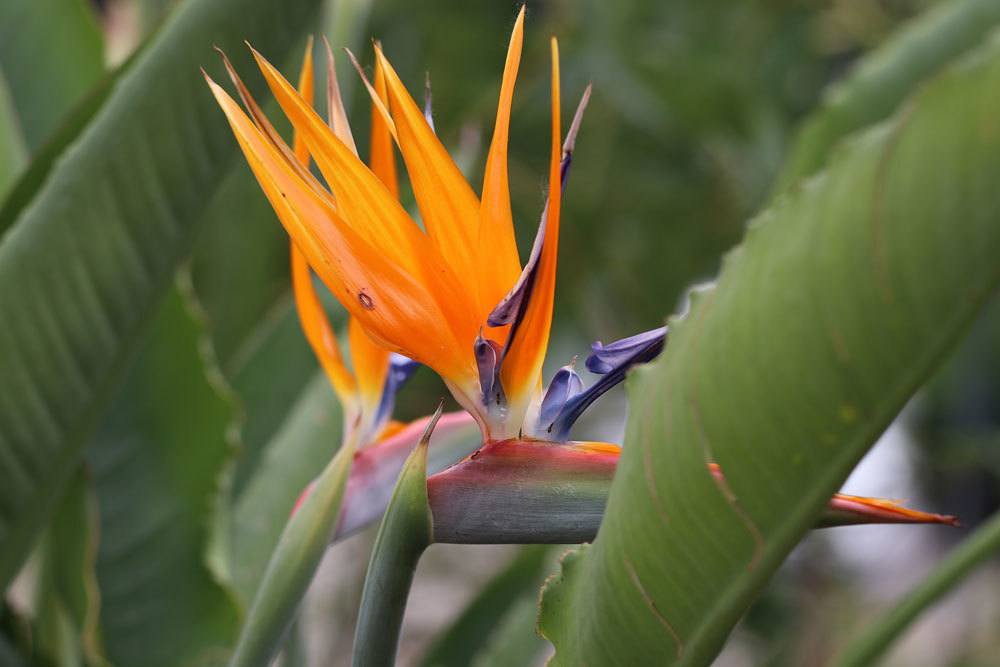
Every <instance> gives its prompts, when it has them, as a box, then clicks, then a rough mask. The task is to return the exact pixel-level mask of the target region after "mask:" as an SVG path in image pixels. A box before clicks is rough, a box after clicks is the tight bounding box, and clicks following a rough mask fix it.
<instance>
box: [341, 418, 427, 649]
mask: <svg viewBox="0 0 1000 667" xmlns="http://www.w3.org/2000/svg"><path fill="white" fill-rule="evenodd" d="M440 416H441V406H438V409H437V412H436V413H434V417H432V418H431V420H430V421H429V422H428V423H427V429H426V430H425V431H424V435H423V437H422V438H421V439H420V444H418V445H417V446H416V447H415V448H414V450H413V453H412V454H410V456H409V457H408V458H407V459H406V463H405V464H403V470H402V472H401V473H400V474H399V481H397V482H396V488H395V489H394V490H393V492H392V499H391V500H390V501H389V507H388V508H386V510H385V515H384V516H383V517H382V523H381V524H380V525H379V528H378V535H377V536H376V537H375V545H374V546H373V547H372V557H371V559H370V560H369V561H368V574H367V575H366V576H365V586H364V589H363V590H362V592H361V610H360V612H359V613H358V625H357V627H356V628H355V632H354V659H353V662H352V664H353V665H355V667H381V666H382V665H385V667H392V665H394V664H395V663H396V652H397V651H398V649H399V629H400V627H401V626H402V625H403V613H404V612H405V611H406V600H407V598H408V597H409V595H410V585H411V584H412V583H413V573H414V572H415V571H416V569H417V563H418V562H419V561H420V556H421V555H422V554H423V553H424V550H425V549H426V548H427V547H428V546H430V544H431V542H432V541H433V532H434V529H433V525H432V524H433V519H432V518H431V511H430V507H429V506H428V503H427V445H428V442H429V441H430V436H431V433H432V432H433V431H434V426H435V424H437V420H438V418H439V417H440Z"/></svg>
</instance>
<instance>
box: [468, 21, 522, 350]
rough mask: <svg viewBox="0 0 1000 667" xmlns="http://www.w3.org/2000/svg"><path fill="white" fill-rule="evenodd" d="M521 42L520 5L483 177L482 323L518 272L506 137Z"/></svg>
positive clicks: (480, 236)
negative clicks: (484, 310) (484, 309)
mask: <svg viewBox="0 0 1000 667" xmlns="http://www.w3.org/2000/svg"><path fill="white" fill-rule="evenodd" d="M523 42H524V6H523V5H522V6H521V10H520V11H519V12H518V14H517V19H516V20H515V21H514V30H513V32H512V33H511V36H510V45H509V46H508V47H507V59H506V61H505V63H504V70H503V79H502V82H501V84H500V99H499V102H498V103H497V116H496V125H495V126H494V129H493V140H492V141H491V143H490V150H489V153H488V154H487V157H486V169H485V172H484V174H483V193H482V201H481V202H480V207H479V234H478V239H477V248H476V252H477V256H478V262H479V264H480V266H482V267H488V268H487V270H485V271H483V273H482V275H481V276H480V279H479V281H478V286H479V298H480V303H482V304H483V305H484V306H486V307H487V308H488V310H487V311H486V312H484V313H483V314H482V319H486V316H487V315H488V314H489V310H492V309H493V308H494V307H495V306H496V305H497V304H498V303H499V302H500V300H501V299H503V297H504V296H505V295H506V294H507V292H508V290H510V288H511V287H513V285H514V283H515V282H516V281H517V277H518V274H519V273H520V271H521V263H520V260H519V258H518V253H517V242H516V240H515V238H514V223H513V218H512V216H511V209H510V190H509V184H508V175H507V144H508V140H509V135H510V109H511V105H512V103H513V100H514V84H515V82H516V80H517V71H518V67H519V65H520V62H521V47H522V44H523ZM487 337H490V338H494V339H500V340H499V341H498V342H501V343H503V342H504V340H503V339H504V338H505V337H506V333H503V334H500V335H496V334H494V335H492V336H490V335H489V332H487Z"/></svg>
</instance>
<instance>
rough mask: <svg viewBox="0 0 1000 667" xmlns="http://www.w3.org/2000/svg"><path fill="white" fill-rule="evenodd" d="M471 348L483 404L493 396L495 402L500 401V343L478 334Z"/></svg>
mask: <svg viewBox="0 0 1000 667" xmlns="http://www.w3.org/2000/svg"><path fill="white" fill-rule="evenodd" d="M473 350H474V352H475V355H476V366H478V368H479V387H480V388H481V389H482V391H483V404H484V405H489V404H490V402H491V401H493V400H494V398H495V400H496V401H497V403H500V402H502V401H503V389H502V388H501V387H500V382H499V370H500V363H499V361H500V355H501V353H502V350H501V349H500V344H499V343H497V342H496V341H495V340H490V339H489V338H483V337H482V335H479V336H477V337H476V342H475V344H474V345H473Z"/></svg>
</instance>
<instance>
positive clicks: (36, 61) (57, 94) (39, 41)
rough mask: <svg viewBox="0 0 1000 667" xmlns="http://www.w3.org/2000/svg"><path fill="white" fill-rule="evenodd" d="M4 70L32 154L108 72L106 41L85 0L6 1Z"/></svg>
mask: <svg viewBox="0 0 1000 667" xmlns="http://www.w3.org/2000/svg"><path fill="white" fill-rule="evenodd" d="M0 71H2V72H3V75H4V77H6V79H7V81H8V83H9V84H10V89H11V92H12V94H13V98H14V106H15V108H16V109H17V117H18V119H19V122H20V125H21V127H22V129H23V132H24V139H25V141H26V144H27V146H28V149H29V150H30V151H31V152H34V151H35V150H37V149H38V148H39V147H40V146H41V145H42V144H43V143H44V142H45V140H47V139H48V138H49V136H50V135H51V134H52V133H53V132H55V130H56V128H58V127H59V125H60V123H62V121H63V118H64V116H65V115H66V113H67V112H69V110H70V109H72V108H73V107H74V106H76V104H77V103H78V102H79V101H80V100H81V99H82V98H83V97H84V95H86V94H87V91H88V90H90V87H91V86H92V85H94V84H95V83H97V81H98V79H100V78H101V75H102V74H103V72H104V39H103V36H102V35H101V29H100V26H99V25H98V23H97V17H96V16H95V15H94V10H93V7H92V5H91V4H90V3H89V2H86V1H85V0H4V2H3V3H2V4H0Z"/></svg>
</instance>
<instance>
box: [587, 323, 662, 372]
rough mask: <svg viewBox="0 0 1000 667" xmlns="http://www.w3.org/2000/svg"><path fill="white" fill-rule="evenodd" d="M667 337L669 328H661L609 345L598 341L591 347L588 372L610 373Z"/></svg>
mask: <svg viewBox="0 0 1000 667" xmlns="http://www.w3.org/2000/svg"><path fill="white" fill-rule="evenodd" d="M666 335H667V327H659V328H657V329H652V330H651V331H644V332H642V333H639V334H636V335H634V336H629V337H628V338H622V339H621V340H616V341H615V342H613V343H610V344H608V345H605V344H603V343H602V342H601V341H597V342H595V343H594V344H593V345H591V346H590V349H591V355H590V356H589V357H587V362H586V363H587V370H589V371H590V372H591V373H597V374H599V375H603V374H605V373H610V372H611V371H612V370H614V369H615V367H617V366H620V365H621V364H622V363H623V362H625V361H627V360H628V359H629V358H630V357H632V356H633V355H635V354H636V353H637V352H640V351H642V350H644V349H646V348H647V347H649V346H651V345H653V346H655V345H656V344H657V343H662V341H663V339H664V338H665V337H666ZM661 349H662V345H661ZM654 356H655V355H654Z"/></svg>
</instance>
